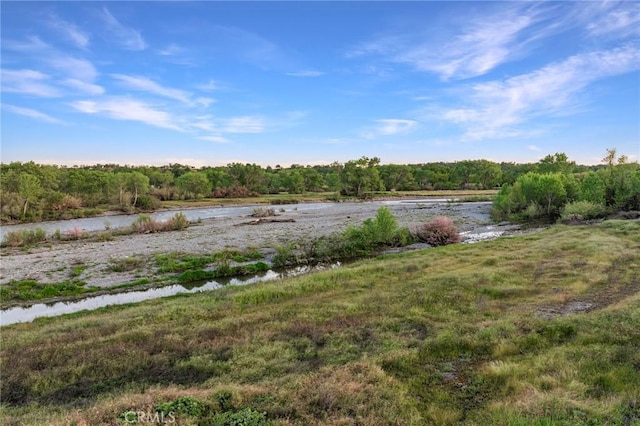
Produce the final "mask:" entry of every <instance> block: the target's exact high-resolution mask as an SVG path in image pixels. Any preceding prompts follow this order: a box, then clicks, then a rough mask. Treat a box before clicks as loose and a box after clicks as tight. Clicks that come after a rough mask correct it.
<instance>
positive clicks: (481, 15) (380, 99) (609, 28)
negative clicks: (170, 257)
mask: <svg viewBox="0 0 640 426" xmlns="http://www.w3.org/2000/svg"><path fill="white" fill-rule="evenodd" d="M1 8H2V9H1V12H2V14H1V16H2V40H1V45H2V56H1V67H2V75H1V78H2V80H1V82H2V83H1V86H2V100H1V104H2V106H1V109H0V112H1V114H2V117H1V118H2V122H1V125H2V130H1V131H2V134H1V136H2V146H1V160H2V162H5V163H7V162H11V161H30V160H33V161H36V162H40V163H55V164H67V165H73V164H96V163H119V164H148V165H163V164H168V163H182V164H190V165H194V166H204V165H226V164H228V163H230V162H243V163H244V162H249V163H257V164H261V165H263V166H267V165H271V166H275V165H277V164H279V165H281V166H288V165H290V164H292V163H297V164H305V165H313V164H328V163H331V162H333V161H347V160H350V159H357V158H359V157H361V156H363V155H366V156H369V157H373V156H377V157H380V158H381V159H382V162H383V163H397V164H400V163H424V162H431V161H456V160H466V159H480V158H484V159H489V160H492V161H514V162H535V161H538V160H539V159H540V158H542V157H543V156H545V155H546V154H552V153H555V152H565V153H566V154H567V155H568V156H569V158H570V159H572V160H575V161H577V162H578V163H581V164H597V163H599V161H600V159H601V158H602V157H604V155H605V154H606V152H605V150H606V149H607V148H612V147H615V148H617V150H618V152H619V153H620V154H626V155H628V156H629V157H630V159H632V160H634V161H637V160H638V156H639V155H640V72H639V71H640V3H639V2H615V1H606V2H557V3H556V2H495V3H493V2H51V1H47V2H11V1H3V2H2V5H1Z"/></svg>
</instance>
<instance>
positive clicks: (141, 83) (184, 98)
mask: <svg viewBox="0 0 640 426" xmlns="http://www.w3.org/2000/svg"><path fill="white" fill-rule="evenodd" d="M111 77H113V78H115V79H116V80H118V81H120V82H121V83H122V84H123V85H124V86H125V87H128V88H130V89H133V90H139V91H142V92H147V93H152V94H154V95H158V96H163V97H165V98H169V99H175V100H177V101H180V102H184V103H185V104H189V105H191V104H192V103H193V102H192V101H191V93H189V92H186V91H184V90H180V89H174V88H171V87H164V86H161V85H160V84H158V83H156V82H155V81H153V80H151V79H148V78H146V77H141V76H132V75H124V74H111Z"/></svg>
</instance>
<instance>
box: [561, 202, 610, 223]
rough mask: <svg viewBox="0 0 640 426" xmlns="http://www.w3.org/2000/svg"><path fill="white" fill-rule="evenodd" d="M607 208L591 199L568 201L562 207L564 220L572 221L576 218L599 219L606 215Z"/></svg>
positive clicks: (562, 219)
mask: <svg viewBox="0 0 640 426" xmlns="http://www.w3.org/2000/svg"><path fill="white" fill-rule="evenodd" d="M606 214H607V209H606V207H605V206H604V205H602V204H596V203H592V202H590V201H576V202H573V203H568V204H567V205H565V206H564V208H563V209H562V216H561V218H560V220H561V221H562V222H571V221H574V220H577V221H581V220H589V219H597V218H601V217H604V216H606Z"/></svg>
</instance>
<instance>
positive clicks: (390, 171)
mask: <svg viewBox="0 0 640 426" xmlns="http://www.w3.org/2000/svg"><path fill="white" fill-rule="evenodd" d="M378 170H379V171H380V177H381V178H382V181H383V182H384V186H385V188H386V189H387V191H395V190H398V191H410V190H413V189H417V187H418V185H417V184H416V181H415V179H414V178H413V169H412V168H411V167H410V166H406V165H397V164H388V165H385V166H379V167H378Z"/></svg>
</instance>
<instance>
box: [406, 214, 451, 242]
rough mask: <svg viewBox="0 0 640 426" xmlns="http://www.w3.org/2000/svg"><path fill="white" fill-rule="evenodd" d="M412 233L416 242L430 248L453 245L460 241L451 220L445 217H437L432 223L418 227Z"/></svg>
mask: <svg viewBox="0 0 640 426" xmlns="http://www.w3.org/2000/svg"><path fill="white" fill-rule="evenodd" d="M414 233H415V237H416V239H417V240H418V241H422V242H425V243H427V244H430V245H432V246H444V245H447V244H455V243H459V242H460V241H461V240H462V238H461V237H460V233H459V232H458V229H457V228H456V226H455V225H454V223H453V220H451V218H449V217H446V216H437V217H436V218H435V219H433V220H432V221H430V222H427V223H424V224H422V225H421V226H419V227H418V228H417V229H416V230H415V232H414Z"/></svg>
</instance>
